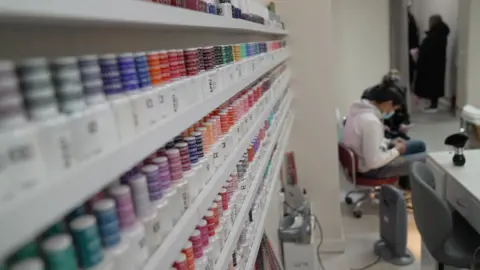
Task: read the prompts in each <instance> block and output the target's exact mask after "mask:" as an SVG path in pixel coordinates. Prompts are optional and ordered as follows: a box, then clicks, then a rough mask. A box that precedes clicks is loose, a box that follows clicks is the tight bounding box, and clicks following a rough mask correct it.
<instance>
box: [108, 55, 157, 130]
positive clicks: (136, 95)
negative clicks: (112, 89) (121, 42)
mask: <svg viewBox="0 0 480 270" xmlns="http://www.w3.org/2000/svg"><path fill="white" fill-rule="evenodd" d="M137 60H138V61H137ZM117 61H118V62H119V65H123V66H124V67H123V68H126V66H129V67H131V71H128V70H125V69H122V68H120V74H122V76H123V75H125V74H126V73H129V74H134V77H135V79H134V80H136V81H137V85H136V87H132V89H129V90H126V89H124V90H126V91H125V93H126V95H127V97H128V99H129V100H130V103H131V105H132V111H133V115H134V119H135V123H136V128H137V133H138V132H141V131H143V130H145V129H147V128H148V127H150V126H152V125H154V124H155V123H156V122H157V115H156V113H157V112H158V109H157V107H156V105H157V103H156V102H154V101H155V99H154V97H155V95H154V93H153V91H151V90H152V89H151V87H150V77H149V74H148V63H147V59H146V57H145V53H138V54H135V58H134V56H133V54H132V53H123V54H120V55H119V56H118V59H117ZM139 75H141V76H142V77H139ZM145 76H146V77H145ZM144 79H145V80H144ZM122 80H123V82H124V83H125V80H124V79H122ZM147 80H148V81H147ZM133 88H135V89H133Z"/></svg>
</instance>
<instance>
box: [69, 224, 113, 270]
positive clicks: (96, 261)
mask: <svg viewBox="0 0 480 270" xmlns="http://www.w3.org/2000/svg"><path fill="white" fill-rule="evenodd" d="M70 230H71V232H72V236H73V240H74V241H73V242H74V243H75V250H76V251H77V256H78V263H79V266H80V267H81V268H83V269H88V270H115V269H114V268H113V267H114V263H113V261H112V260H111V259H110V258H109V257H107V256H105V254H104V253H103V250H102V242H101V240H100V236H99V233H98V227H97V223H96V219H95V217H94V216H92V215H84V216H81V217H78V218H76V219H74V220H73V221H72V222H70Z"/></svg>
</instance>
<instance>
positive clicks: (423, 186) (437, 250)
mask: <svg viewBox="0 0 480 270" xmlns="http://www.w3.org/2000/svg"><path fill="white" fill-rule="evenodd" d="M410 184H411V187H412V203H413V209H414V210H413V215H414V217H415V222H416V223H417V228H418V231H419V232H420V235H421V236H422V240H423V242H424V243H425V245H426V247H427V249H428V251H429V252H430V254H431V255H432V256H433V257H434V258H435V259H436V260H437V261H441V258H438V256H441V254H442V253H441V251H442V250H443V246H444V244H445V240H446V239H447V237H448V236H449V234H450V233H451V232H452V229H453V225H452V215H451V213H450V210H449V209H448V206H447V203H446V202H445V201H444V200H443V199H442V198H441V197H440V196H438V194H437V193H436V192H435V176H434V175H433V173H432V172H431V171H430V169H429V168H428V167H427V165H425V164H424V163H422V162H415V163H413V164H412V166H411V168H410ZM436 256H437V257H436Z"/></svg>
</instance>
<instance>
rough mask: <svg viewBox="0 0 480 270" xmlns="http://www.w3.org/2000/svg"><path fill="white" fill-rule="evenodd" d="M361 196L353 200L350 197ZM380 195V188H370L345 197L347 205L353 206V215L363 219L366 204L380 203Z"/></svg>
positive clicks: (353, 192)
mask: <svg viewBox="0 0 480 270" xmlns="http://www.w3.org/2000/svg"><path fill="white" fill-rule="evenodd" d="M353 194H359V195H360V198H359V199H357V200H353V199H352V197H350V195H353ZM379 194H380V187H369V188H364V189H356V190H352V191H350V192H348V193H347V195H346V196H345V203H346V204H347V205H350V206H351V209H352V214H353V216H354V217H356V218H361V217H362V216H363V211H362V209H363V205H364V204H365V203H370V204H374V203H378V202H377V201H378V196H379Z"/></svg>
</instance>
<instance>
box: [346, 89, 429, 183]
mask: <svg viewBox="0 0 480 270" xmlns="http://www.w3.org/2000/svg"><path fill="white" fill-rule="evenodd" d="M403 102H404V97H403V95H402V94H401V89H399V88H398V86H397V85H396V84H395V83H394V82H390V81H388V80H386V81H385V80H384V81H383V82H382V83H381V84H379V85H377V86H374V87H373V88H372V89H371V90H370V91H369V94H368V96H367V97H366V98H364V99H361V100H358V101H355V102H354V103H353V104H352V105H351V107H350V111H349V114H348V116H347V120H346V122H345V126H344V128H343V136H342V142H343V143H344V144H345V145H346V146H348V147H349V148H351V149H352V150H353V151H354V152H355V153H356V154H357V156H358V169H359V172H360V173H361V174H363V175H365V176H367V177H371V178H386V177H408V174H409V167H410V164H411V163H413V162H414V161H421V160H425V158H426V155H427V154H426V146H425V143H424V142H423V141H420V140H409V141H404V140H402V139H395V140H389V139H386V138H385V137H384V124H383V121H384V120H386V119H389V118H390V117H392V116H393V114H394V113H395V110H397V109H398V108H400V107H401V106H402V104H403ZM407 182H408V181H407ZM402 186H403V187H404V188H406V189H408V188H409V185H408V183H404V184H403V185H402Z"/></svg>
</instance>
